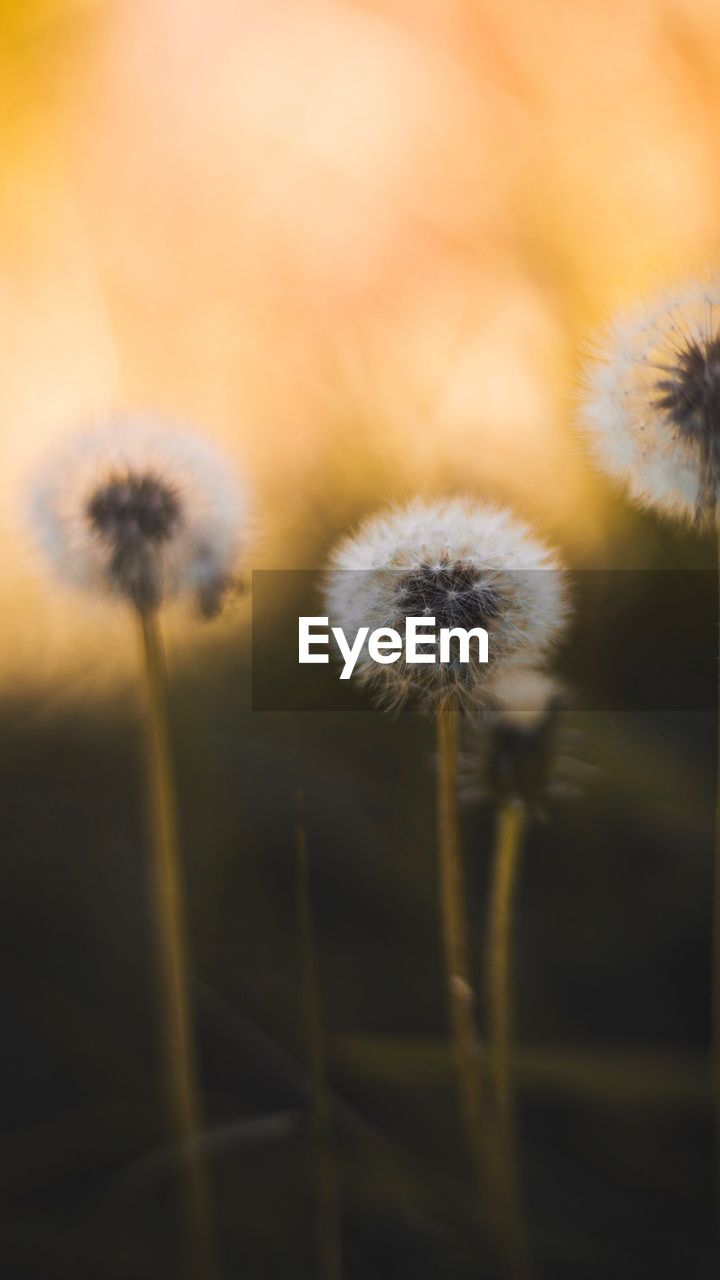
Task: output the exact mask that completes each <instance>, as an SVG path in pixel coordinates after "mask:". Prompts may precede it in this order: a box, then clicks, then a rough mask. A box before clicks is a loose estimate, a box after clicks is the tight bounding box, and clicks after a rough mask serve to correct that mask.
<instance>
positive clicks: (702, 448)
mask: <svg viewBox="0 0 720 1280" xmlns="http://www.w3.org/2000/svg"><path fill="white" fill-rule="evenodd" d="M596 356H597V359H596V361H595V364H594V365H593V366H592V367H590V368H589V370H588V372H587V375H586V382H585V390H584V395H583V398H582V405H581V423H582V425H583V427H584V429H585V433H586V435H587V438H588V440H589V442H590V447H591V449H592V451H593V453H594V455H595V457H596V459H597V461H598V462H599V464H600V465H601V466H602V467H603V468H604V469H605V470H606V471H607V472H608V473H610V474H611V475H613V476H615V477H618V478H619V479H621V480H623V481H624V482H625V484H626V485H627V488H628V491H629V493H630V496H631V497H632V498H633V499H635V501H637V502H639V503H641V504H642V505H644V506H648V507H656V508H657V509H658V510H660V511H662V512H664V513H665V514H667V515H671V516H675V517H678V518H683V519H691V520H694V521H695V522H696V523H697V524H706V523H711V522H713V521H716V520H717V518H718V498H719V497H720V281H711V282H710V283H702V282H701V281H695V282H691V283H689V284H686V285H684V286H683V287H681V288H679V289H677V290H675V291H673V292H667V293H666V294H664V295H663V296H661V297H660V298H658V299H656V300H655V301H653V302H651V303H649V304H646V305H644V306H641V307H639V308H637V309H636V310H634V311H630V312H629V313H628V314H627V315H621V316H620V317H618V319H617V320H616V321H615V323H614V324H613V325H612V327H611V328H610V330H609V331H608V334H607V336H606V337H605V339H602V340H600V341H599V342H598V344H597V350H596Z"/></svg>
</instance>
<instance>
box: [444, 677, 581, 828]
mask: <svg viewBox="0 0 720 1280" xmlns="http://www.w3.org/2000/svg"><path fill="white" fill-rule="evenodd" d="M567 709H568V699H567V694H566V692H565V690H564V688H563V686H562V685H561V684H560V682H559V681H558V680H556V679H555V678H554V677H553V676H551V675H549V674H548V673H547V672H545V671H538V670H533V669H525V668H522V667H518V668H514V669H510V670H508V671H506V672H504V673H503V674H501V675H500V676H499V677H498V679H497V680H496V681H495V684H494V685H493V690H492V699H491V701H490V702H489V703H488V705H487V706H486V707H485V708H483V713H482V715H477V716H472V717H469V718H468V720H467V721H466V724H465V726H464V733H463V749H462V751H461V752H460V757H459V790H460V798H461V800H462V801H464V802H465V803H467V804H472V803H475V802H479V801H488V802H490V803H491V804H494V805H497V806H500V805H503V804H506V803H508V802H512V801H514V800H517V799H521V800H522V802H523V804H524V805H525V807H526V808H527V810H528V814H529V816H530V817H532V818H544V817H545V816H546V814H547V809H548V805H549V804H550V802H552V801H553V800H557V799H567V798H569V797H572V796H575V795H578V794H579V793H580V791H581V789H582V786H583V784H584V782H585V781H586V780H587V779H588V777H589V776H590V774H592V772H593V770H592V768H591V766H590V765H588V764H586V763H585V762H584V761H583V760H581V759H580V758H579V756H578V754H577V753H578V748H579V745H580V741H581V737H582V735H581V734H580V733H579V732H578V731H577V730H576V729H573V728H572V727H571V726H570V724H569V723H568V721H567Z"/></svg>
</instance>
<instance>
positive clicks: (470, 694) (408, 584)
mask: <svg viewBox="0 0 720 1280" xmlns="http://www.w3.org/2000/svg"><path fill="white" fill-rule="evenodd" d="M326 601H327V613H328V617H329V620H330V623H331V625H337V626H340V627H342V628H343V629H344V631H345V632H346V634H347V633H356V632H357V630H358V629H359V628H360V627H363V626H366V627H369V628H370V630H371V631H373V630H375V629H378V628H392V629H393V630H395V631H397V632H399V633H400V635H401V636H403V635H404V632H405V622H406V619H407V618H408V617H433V618H435V625H436V628H438V629H440V628H463V629H465V630H471V629H472V628H474V627H484V628H485V630H486V631H487V634H488V662H487V663H482V662H480V661H479V655H478V650H477V647H473V645H471V647H470V655H471V659H470V661H469V662H462V661H459V660H458V656H457V654H456V653H453V652H452V651H451V660H450V661H449V662H446V663H442V662H440V661H436V662H435V663H433V664H427V665H426V664H421V665H417V664H414V663H408V662H406V661H405V654H404V652H403V654H402V655H401V656H400V658H399V659H398V660H397V661H396V662H393V663H392V664H387V665H379V664H377V663H375V662H373V661H372V659H371V657H370V655H369V653H368V651H367V649H364V650H363V652H362V653H361V655H360V658H359V659H358V663H357V667H356V671H357V673H358V676H359V678H360V679H361V680H362V681H364V682H365V683H369V684H372V685H373V686H374V688H375V690H376V692H377V693H378V694H379V695H380V698H381V700H382V701H387V702H389V703H391V704H401V703H402V702H404V700H405V699H406V698H407V697H408V696H410V695H414V696H416V697H417V698H418V699H419V701H420V703H421V704H422V705H424V707H425V709H426V710H429V711H433V710H437V708H438V707H439V706H440V705H442V703H443V702H444V701H446V700H447V699H449V698H452V697H457V698H459V699H460V701H461V702H470V703H472V702H477V701H479V700H481V699H482V697H483V695H484V692H485V691H486V689H487V687H488V686H489V684H490V683H491V681H492V680H493V679H494V678H495V676H496V675H497V673H498V672H499V671H500V670H502V668H503V667H504V666H507V665H508V664H511V663H516V662H521V661H524V662H525V663H528V662H538V661H540V660H541V659H542V658H543V656H544V655H545V654H546V653H547V652H548V650H549V649H550V648H551V646H552V645H553V644H554V643H555V641H556V640H557V639H558V638H559V636H560V635H561V633H562V630H563V626H564V624H565V621H566V616H567V612H568V601H567V589H566V585H565V576H564V573H563V571H562V570H561V569H560V568H559V565H558V563H557V561H556V559H555V557H554V556H553V555H552V554H551V553H550V551H549V550H548V549H547V548H546V547H545V546H544V545H543V544H542V543H541V542H540V541H538V539H536V538H535V537H534V536H533V535H532V534H531V532H530V531H529V529H527V527H526V526H525V525H524V524H522V523H521V522H520V521H518V520H516V519H515V517H514V516H513V515H512V514H511V513H510V512H508V511H505V510H502V509H501V508H498V507H495V506H484V505H476V504H474V503H472V502H471V501H468V500H464V499H450V500H445V501H438V502H423V501H420V500H417V501H414V502H412V503H410V504H409V505H408V506H406V507H404V508H401V509H398V510H394V511H390V512H388V513H387V514H383V515H379V516H375V517H372V518H370V519H369V520H367V521H366V522H365V523H364V524H363V525H362V526H361V528H360V529H359V531H358V532H357V533H356V534H354V535H353V536H351V537H349V538H347V539H346V540H345V541H344V542H342V543H341V544H340V546H339V547H338V548H337V550H336V551H335V553H334V555H333V557H332V560H331V565H330V571H329V573H328V577H327V582H326Z"/></svg>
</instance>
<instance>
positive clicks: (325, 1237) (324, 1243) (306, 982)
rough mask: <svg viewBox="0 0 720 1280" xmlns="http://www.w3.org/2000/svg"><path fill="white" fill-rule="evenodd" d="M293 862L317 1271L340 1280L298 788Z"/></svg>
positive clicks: (315, 964)
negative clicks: (310, 1113) (311, 1131)
mask: <svg viewBox="0 0 720 1280" xmlns="http://www.w3.org/2000/svg"><path fill="white" fill-rule="evenodd" d="M295 861H296V874H297V895H298V925H299V933H300V964H301V973H302V995H303V1004H304V1018H305V1034H306V1038H307V1048H308V1057H309V1062H310V1084H311V1091H312V1104H313V1114H314V1118H315V1134H314V1139H315V1141H314V1152H313V1154H314V1162H315V1190H316V1207H317V1225H316V1230H317V1251H318V1260H319V1272H320V1275H321V1276H322V1277H323V1280H342V1274H343V1268H342V1237H341V1225H340V1204H339V1196H338V1186H337V1176H336V1169H335V1159H334V1156H333V1149H332V1119H331V1113H330V1090H329V1088H328V1079H327V1063H326V1055H325V1038H324V1035H323V1027H322V1009H321V1003H320V973H319V966H318V958H317V949H316V946H315V930H314V925H313V915H312V900H311V897H310V868H309V866H308V854H307V831H306V826H305V800H304V796H303V792H302V791H301V790H298V792H297V794H296V797H295Z"/></svg>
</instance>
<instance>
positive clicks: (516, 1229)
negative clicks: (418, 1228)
mask: <svg viewBox="0 0 720 1280" xmlns="http://www.w3.org/2000/svg"><path fill="white" fill-rule="evenodd" d="M524 826H525V808H524V805H523V804H522V803H521V802H520V801H514V802H512V803H509V804H504V805H503V806H502V807H501V808H500V810H499V811H498V817H497V834H496V845H495V856H494V859H493V871H492V886H491V891H490V925H489V936H488V966H487V1017H488V1068H489V1082H490V1090H491V1101H492V1110H493V1115H494V1118H495V1130H496V1146H497V1151H496V1158H497V1166H498V1167H497V1170H496V1174H497V1176H496V1179H495V1182H494V1187H495V1194H496V1199H497V1203H498V1206H499V1209H498V1227H499V1229H500V1236H501V1240H500V1244H501V1248H502V1249H503V1252H504V1253H505V1256H506V1259H507V1263H508V1268H509V1271H510V1273H511V1275H512V1276H513V1277H515V1280H521V1278H522V1280H525V1278H526V1277H528V1276H529V1274H530V1264H529V1259H528V1253H527V1244H526V1234H525V1225H524V1221H523V1211H522V1197H521V1194H520V1178H519V1171H518V1155H517V1135H516V1126H515V1102H514V1096H513V1081H512V1075H511V1066H510V1062H511V1042H512V988H513V983H512V974H511V952H512V920H513V903H514V897H515V888H516V884H517V873H518V866H519V861H520V851H521V847H522V837H523V830H524Z"/></svg>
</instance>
